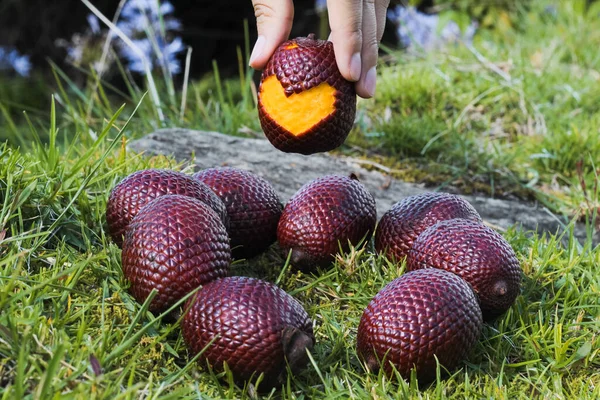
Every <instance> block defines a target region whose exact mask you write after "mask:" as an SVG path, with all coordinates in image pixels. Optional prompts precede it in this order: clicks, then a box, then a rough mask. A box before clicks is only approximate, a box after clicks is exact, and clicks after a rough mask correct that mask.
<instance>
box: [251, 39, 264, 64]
mask: <svg viewBox="0 0 600 400" xmlns="http://www.w3.org/2000/svg"><path fill="white" fill-rule="evenodd" d="M266 41H267V40H266V39H265V37H264V36H259V37H258V38H257V39H256V43H254V48H253V49H252V54H250V65H252V63H253V62H254V61H255V60H256V59H257V58H258V57H260V55H261V54H262V51H263V48H264V47H265V42H266Z"/></svg>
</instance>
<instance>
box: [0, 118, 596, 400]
mask: <svg viewBox="0 0 600 400" xmlns="http://www.w3.org/2000/svg"><path fill="white" fill-rule="evenodd" d="M124 123H125V121H124V120H122V119H120V118H118V117H117V118H115V119H114V120H113V121H112V122H110V123H107V124H106V125H105V129H104V131H108V130H110V129H114V126H115V125H123V124H124ZM125 128H126V127H125ZM54 132H55V131H52V132H50V138H51V140H53V138H55V137H56V135H55V133H54ZM121 132H123V131H121ZM118 139H119V138H117V140H116V141H113V140H111V139H107V138H106V137H104V138H100V139H99V140H98V141H97V142H95V143H91V144H88V145H87V146H83V145H80V144H71V145H67V148H68V149H69V150H70V151H69V152H68V153H67V154H66V155H61V154H57V153H56V151H53V150H52V148H51V147H50V146H43V147H42V146H39V147H37V148H36V149H35V150H33V151H31V152H28V153H21V152H20V151H18V150H14V149H11V148H9V147H7V146H3V147H2V148H0V158H1V159H2V164H1V165H2V167H0V182H1V184H2V186H1V193H2V199H3V201H4V205H3V207H2V219H1V221H2V225H1V228H2V229H0V231H2V232H3V233H4V235H5V238H4V239H3V240H1V241H0V252H1V255H2V261H0V282H1V283H0V288H1V290H0V309H1V310H2V313H1V315H0V360H1V364H0V365H1V367H0V382H2V385H0V387H1V388H0V393H1V394H2V396H3V397H2V398H5V399H12V398H57V397H54V396H57V394H58V393H62V395H63V396H64V397H65V398H81V397H83V396H88V395H91V396H93V398H99V399H103V398H107V399H108V398H111V399H112V398H123V399H125V398H140V397H143V398H161V399H167V398H173V399H175V398H248V396H249V394H248V392H246V391H245V390H244V388H239V387H235V386H230V384H228V383H227V382H228V379H227V377H226V376H225V377H222V379H220V378H221V377H220V376H217V375H215V374H213V373H210V372H206V371H203V370H202V369H201V368H200V367H199V366H198V365H197V364H196V363H195V362H193V361H190V359H189V357H188V354H187V351H186V349H185V346H184V344H183V342H182V338H181V335H180V331H179V323H178V322H165V321H162V319H161V317H162V315H160V316H159V315H152V314H150V313H148V312H147V308H146V306H147V304H146V305H140V304H138V303H136V301H135V300H134V299H133V298H132V297H131V295H129V294H128V292H127V287H128V284H127V282H126V280H125V279H124V278H123V275H122V272H121V269H120V250H119V249H118V248H117V247H116V246H115V245H114V244H112V243H111V242H110V240H109V239H108V237H107V236H106V235H105V233H104V232H105V230H104V224H105V220H104V210H105V206H106V200H107V196H108V189H109V188H110V187H112V186H113V185H114V184H115V182H117V181H118V180H119V179H121V178H122V177H123V176H125V175H126V174H128V173H130V172H132V171H135V170H138V169H142V168H148V167H165V168H173V169H184V170H186V169H185V168H184V167H185V166H183V165H179V164H175V163H174V162H173V161H172V160H169V159H167V158H163V157H158V158H152V159H147V158H144V157H141V156H139V155H136V154H131V153H129V152H125V150H124V148H123V147H121V145H120V143H121V142H120V141H119V140H118ZM186 171H187V170H186ZM188 172H189V171H188ZM505 237H506V238H507V239H508V241H509V242H510V243H511V245H512V246H513V248H514V249H515V251H516V252H517V254H518V257H519V260H520V262H521V264H522V267H523V272H524V281H523V285H522V294H521V295H520V296H519V297H518V299H517V301H516V303H515V305H514V306H513V307H512V308H511V309H510V311H509V312H508V313H507V314H506V315H504V316H503V317H502V318H500V319H499V320H498V321H497V322H495V323H493V324H488V325H486V326H485V328H484V331H483V334H482V335H481V338H480V341H479V343H478V344H477V346H476V348H475V350H474V351H473V353H472V354H471V356H470V357H469V360H468V362H467V363H466V364H465V365H464V366H463V367H462V368H461V369H460V370H458V371H455V372H454V373H453V374H452V375H451V376H450V377H449V378H447V379H441V380H439V381H438V382H435V383H433V384H432V385H429V386H425V387H419V386H418V385H417V384H416V382H414V381H411V382H404V381H390V380H388V379H386V378H384V377H383V376H381V375H373V374H369V373H367V372H366V371H365V370H364V369H363V367H362V365H361V363H360V362H359V360H358V358H357V356H356V351H355V339H356V329H357V326H358V321H359V319H360V316H361V314H362V310H363V309H364V308H365V306H366V305H367V304H368V302H369V301H370V299H371V298H372V297H373V296H374V295H375V293H377V291H378V290H380V289H381V288H382V287H383V286H384V285H385V284H386V283H387V282H389V281H391V280H392V279H394V278H395V277H398V276H400V275H401V274H402V273H403V272H404V266H403V265H401V264H400V265H395V264H391V263H389V262H387V261H386V260H385V259H384V258H383V257H377V256H375V255H373V254H372V252H371V251H369V250H368V249H364V248H363V249H359V250H353V251H352V252H351V253H349V254H347V255H345V256H343V257H340V258H339V260H338V261H337V262H336V263H335V265H333V266H332V267H331V268H329V269H325V270H321V271H319V273H318V274H308V275H306V274H302V273H296V272H294V271H291V270H290V269H288V268H286V269H285V270H284V271H283V273H282V270H281V269H282V268H283V267H284V266H285V260H284V259H283V258H282V257H281V255H279V253H278V252H277V250H276V249H271V250H270V251H269V253H267V254H266V255H264V256H262V257H259V258H258V259H256V260H252V261H250V262H246V263H238V264H236V265H234V267H233V270H234V273H236V274H240V273H241V274H246V275H251V276H257V277H262V278H264V279H267V280H270V281H274V282H275V281H277V280H278V279H279V282H278V283H279V285H280V286H281V287H283V288H284V289H285V290H286V291H288V292H289V293H291V294H292V295H293V296H295V297H296V298H297V299H299V300H300V301H301V302H302V303H303V304H304V306H305V307H306V309H307V311H308V313H309V314H310V316H311V317H312V318H313V320H314V322H315V335H316V339H317V343H316V346H315V349H314V351H313V353H312V354H311V356H312V362H311V364H310V365H309V366H308V368H307V369H306V370H305V371H304V372H302V373H301V374H298V375H297V376H294V377H293V378H290V381H289V382H288V384H287V385H286V386H285V387H284V388H283V389H282V390H281V391H279V390H275V391H273V392H271V393H266V394H264V396H265V398H286V399H288V398H289V399H293V398H351V397H352V398H388V397H404V398H435V399H442V398H465V397H468V398H506V399H515V398H566V399H570V398H581V399H586V398H587V399H594V398H598V396H599V395H600V352H599V349H600V338H599V336H598V332H600V296H599V294H600V248H598V247H596V248H592V246H591V245H590V243H589V242H588V243H585V244H580V243H577V242H576V241H575V240H574V239H573V238H572V237H570V238H569V240H568V241H566V242H565V241H561V238H558V237H538V236H534V237H533V238H530V237H529V236H527V235H526V234H525V233H524V232H517V231H514V230H509V231H508V232H506V233H505ZM94 365H96V366H97V367H94ZM98 366H99V368H98Z"/></svg>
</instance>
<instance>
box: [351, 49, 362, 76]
mask: <svg viewBox="0 0 600 400" xmlns="http://www.w3.org/2000/svg"><path fill="white" fill-rule="evenodd" d="M361 66H362V61H361V59H360V53H354V54H352V58H351V59H350V78H351V80H353V81H357V80H359V79H360V68H361Z"/></svg>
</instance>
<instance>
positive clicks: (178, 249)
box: [121, 195, 231, 312]
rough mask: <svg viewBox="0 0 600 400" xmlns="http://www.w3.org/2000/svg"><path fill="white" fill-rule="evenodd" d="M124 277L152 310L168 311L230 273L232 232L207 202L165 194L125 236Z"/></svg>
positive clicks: (142, 212) (145, 209) (140, 214)
mask: <svg viewBox="0 0 600 400" xmlns="http://www.w3.org/2000/svg"><path fill="white" fill-rule="evenodd" d="M121 261H122V267H123V274H124V275H125V277H126V278H127V280H128V281H129V282H130V283H131V286H130V288H129V290H130V292H131V293H132V294H133V297H135V299H136V300H137V301H139V302H140V303H143V302H144V301H145V300H146V298H147V297H148V295H149V294H150V292H151V291H152V289H156V290H157V291H158V294H157V295H156V297H154V299H153V300H152V302H151V303H150V308H149V309H150V311H153V312H163V311H165V310H167V309H168V308H169V307H171V306H172V305H173V304H175V303H176V302H177V301H178V300H179V299H181V298H182V297H183V296H185V295H186V294H188V293H189V292H191V291H192V290H194V289H196V288H197V287H198V286H200V285H203V284H205V283H207V282H210V281H212V280H214V279H217V278H221V277H224V276H226V275H227V273H228V272H229V265H230V263H231V250H230V248H229V238H228V236H227V230H226V229H225V226H224V225H223V222H221V219H220V218H219V216H218V215H217V214H216V213H215V212H214V211H213V210H212V209H211V208H210V207H208V206H207V205H206V204H205V203H203V202H201V201H200V200H196V199H195V198H193V197H187V196H181V195H164V196H160V197H158V198H156V199H154V200H152V201H151V202H150V203H148V204H147V205H146V206H144V207H142V209H141V210H140V211H139V212H138V214H137V215H136V216H135V217H134V218H133V220H132V221H131V223H130V224H129V227H128V228H127V230H126V233H125V241H124V242H123V251H122V253H121Z"/></svg>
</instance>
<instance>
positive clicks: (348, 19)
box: [250, 0, 390, 98]
mask: <svg viewBox="0 0 600 400" xmlns="http://www.w3.org/2000/svg"><path fill="white" fill-rule="evenodd" d="M389 3H390V0H327V9H328V11H329V26H330V28H331V34H330V35H329V40H330V41H331V42H333V50H334V52H335V58H336V60H337V65H338V68H339V70H340V72H341V73H342V76H343V77H344V78H346V79H347V80H349V81H352V82H356V94H358V95H359V96H360V97H364V98H370V97H373V95H374V94H375V87H376V78H377V72H376V65H377V57H378V53H377V52H378V50H379V42H380V41H381V37H382V36H383V30H384V28H385V20H386V10H387V7H388V5H389ZM252 4H253V6H254V15H255V16H256V25H257V29H258V39H257V40H256V43H255V44H254V49H253V50H252V54H251V56H250V66H251V67H252V68H255V69H263V68H264V67H265V65H266V64H267V61H269V58H271V55H272V54H273V52H275V49H277V46H279V45H280V44H281V43H283V42H284V41H285V40H287V38H288V36H289V34H290V31H291V29H292V22H293V20H294V4H293V2H292V0H252Z"/></svg>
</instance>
